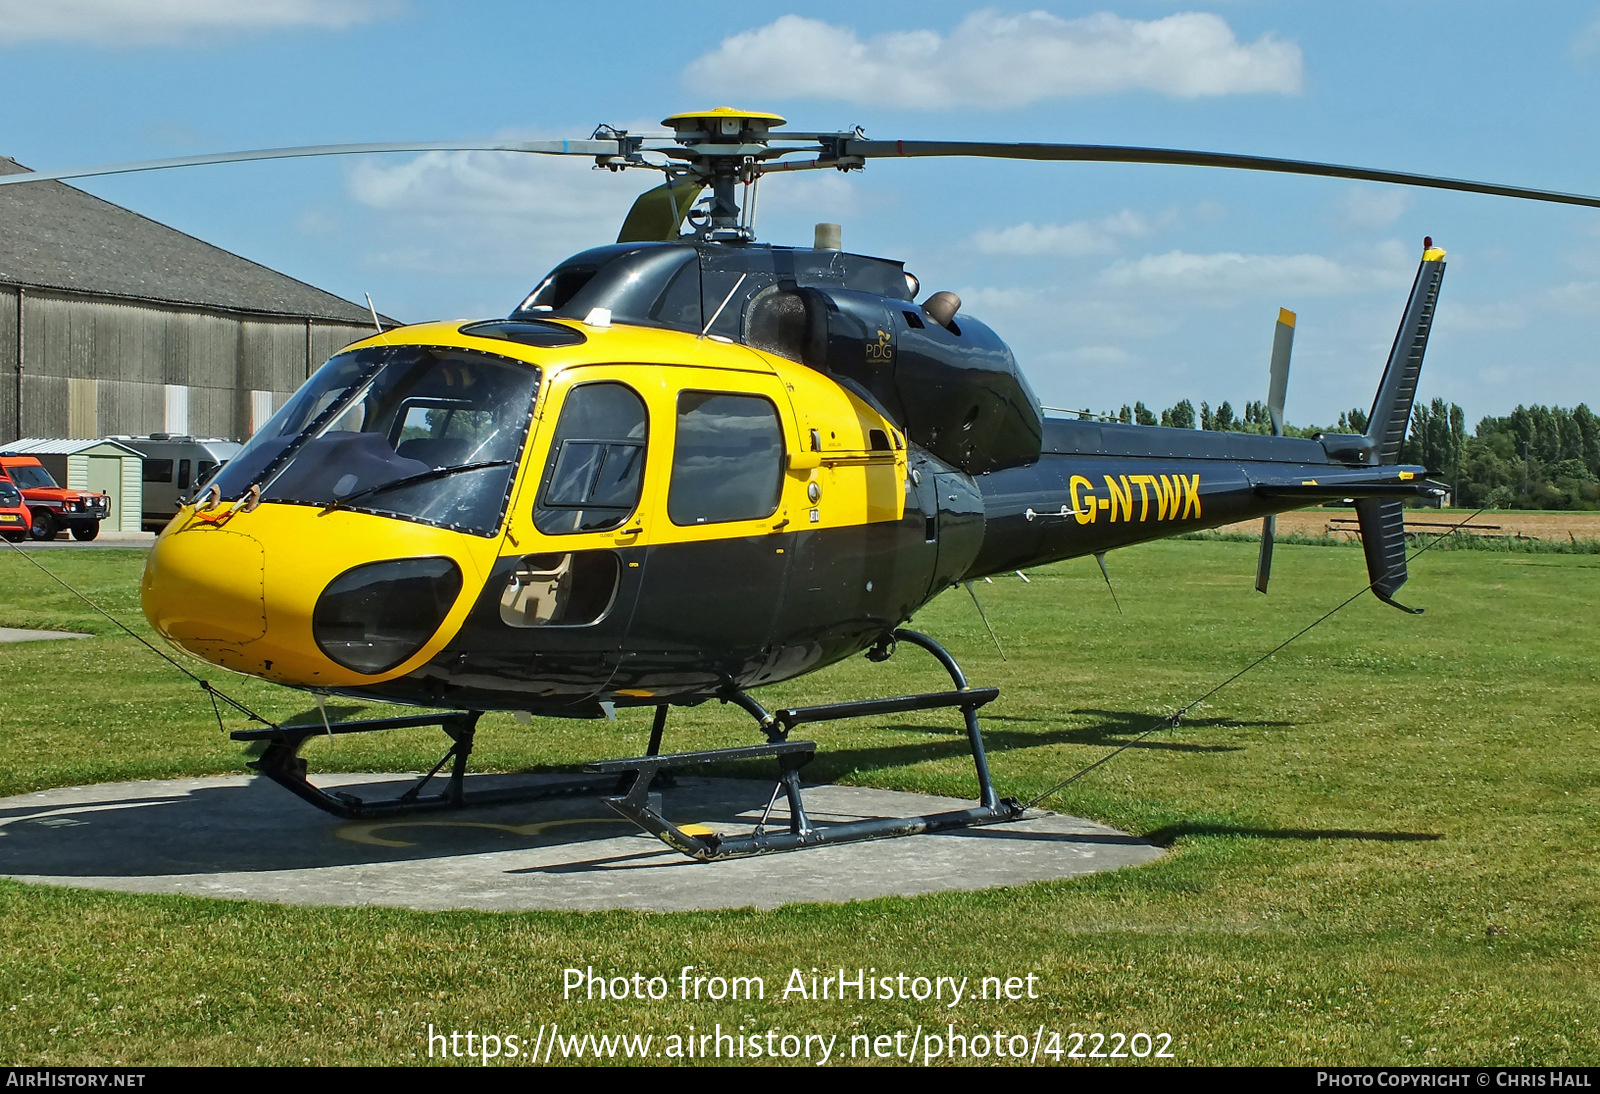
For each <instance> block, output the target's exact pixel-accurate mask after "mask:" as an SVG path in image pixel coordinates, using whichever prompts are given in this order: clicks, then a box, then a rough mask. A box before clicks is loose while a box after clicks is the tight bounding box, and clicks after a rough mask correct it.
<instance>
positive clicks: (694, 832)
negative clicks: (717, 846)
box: [678, 824, 717, 836]
mask: <svg viewBox="0 0 1600 1094" xmlns="http://www.w3.org/2000/svg"><path fill="white" fill-rule="evenodd" d="M678 831H680V832H682V833H683V834H684V835H686V836H714V835H716V834H717V833H716V830H715V829H713V828H710V827H707V826H706V825H704V824H680V825H678Z"/></svg>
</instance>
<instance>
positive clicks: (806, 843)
mask: <svg viewBox="0 0 1600 1094" xmlns="http://www.w3.org/2000/svg"><path fill="white" fill-rule="evenodd" d="M897 642H909V643H911V644H912V645H914V646H920V647H921V648H922V649H925V650H927V651H928V652H929V653H931V654H932V655H933V656H934V657H935V658H936V659H937V660H938V661H939V663H940V665H942V666H943V667H944V669H945V671H946V672H948V673H949V674H950V679H951V682H952V683H954V684H955V690H954V691H940V692H930V693H927V694H922V695H902V696H899V697H898V698H893V699H861V700H855V701H852V702H845V703H827V704H823V705H819V706H814V707H789V708H785V709H783V710H777V711H771V712H769V711H767V710H766V709H765V708H764V707H762V706H761V704H760V703H758V702H756V701H755V700H754V699H752V698H751V697H750V696H749V695H747V694H745V693H744V692H742V691H738V690H733V691H729V692H728V693H727V694H725V695H724V696H723V698H724V700H725V701H727V702H730V703H733V704H734V705H736V706H738V707H740V708H741V709H743V710H744V711H746V712H747V713H749V715H750V716H751V717H752V718H754V719H755V720H756V724H757V725H759V726H760V727H761V730H762V732H763V733H765V734H766V736H767V743H766V744H764V745H748V746H745V747H743V748H719V749H712V750H710V751H707V752H680V753H676V754H672V755H666V756H661V755H650V756H641V757H638V758H637V759H633V760H608V761H606V762H604V763H598V764H590V765H588V766H587V767H585V768H584V770H585V771H593V772H613V771H615V772H620V773H632V775H633V782H632V783H631V784H630V785H629V787H628V790H627V792H626V793H624V794H621V795H619V796H616V797H610V798H607V799H606V804H607V805H609V806H611V807H612V808H613V809H615V810H616V811H617V812H618V813H620V814H621V815H622V816H624V817H626V818H627V819H628V820H631V821H633V823H635V824H637V825H638V826H639V827H640V828H642V829H644V830H645V831H646V832H649V833H650V834H651V835H653V836H655V837H656V838H657V839H659V840H661V841H662V842H663V843H665V844H666V845H667V846H669V847H671V848H673V849H674V850H677V851H681V852H682V853H683V854H685V855H688V856H689V857H690V858H693V859H696V860H698V861H700V862H716V861H720V860H722V859H731V858H747V857H749V856H751V855H767V854H773V853H775V852H778V851H798V850H803V849H806V848H810V847H822V846H826V845H828V844H835V843H857V842H860V841H862V840H874V839H892V838H894V837H897V836H910V835H915V834H917V833H921V832H939V831H944V830H948V829H952V828H970V827H973V826H975V825H981V824H997V823H1000V822H1003V821H1010V820H1016V819H1017V818H1019V817H1021V816H1022V814H1023V812H1024V807H1023V806H1022V805H1021V804H1020V803H1019V802H1017V801H1016V799H1014V798H1006V799H1003V800H1002V799H1001V798H1000V796H999V794H997V793H996V792H995V789H994V783H993V782H992V780H991V778H990V775H989V762H988V758H987V756H986V754H985V753H984V748H983V731H982V729H981V728H980V727H979V725H978V716H977V710H978V708H979V707H981V706H984V705H986V704H988V703H991V702H993V701H994V699H995V698H996V697H997V696H998V695H999V694H1000V692H999V689H998V688H973V687H969V686H968V684H967V678H966V676H965V675H964V674H963V673H962V671H961V667H960V666H959V665H957V664H956V661H955V658H953V657H951V656H950V654H949V652H948V651H947V650H946V649H945V648H944V647H943V646H941V645H939V643H937V642H935V641H934V640H933V639H932V638H929V637H928V636H927V635H925V634H921V633H919V632H917V631H910V630H897V631H895V632H894V633H893V635H892V636H891V638H890V640H889V641H888V642H887V643H885V644H884V645H883V646H882V647H880V649H881V650H882V651H883V652H881V654H880V655H878V656H875V658H874V659H875V660H884V659H886V658H887V657H888V656H889V654H890V653H892V652H893V647H894V644H895V643H897ZM946 707H960V708H961V712H962V716H963V719H964V721H965V723H966V729H967V740H968V742H969V744H970V745H971V747H972V761H973V766H974V768H975V769H976V773H977V777H978V805H977V806H976V807H975V808H972V809H957V810H951V811H949V812H945V813H929V814H925V815H922V816H915V817H872V818H869V819H866V820H858V821H846V822H844V823H840V824H830V825H827V826H825V827H818V826H816V825H815V824H813V823H812V821H811V818H810V817H809V816H808V815H807V814H806V811H805V806H804V804H803V803H802V802H801V795H800V769H801V768H802V767H804V766H805V765H806V764H807V763H810V762H811V760H812V759H814V758H815V756H816V747H817V746H816V744H815V743H813V742H811V741H791V740H788V736H789V731H790V730H791V729H793V728H794V727H795V726H799V725H806V724H808V723H811V722H831V721H839V720H842V719H846V718H867V717H872V716H875V715H880V714H896V713H903V712H909V711H915V710H936V709H940V708H946ZM766 756H772V757H775V758H776V759H777V761H778V783H777V785H776V786H775V787H774V788H773V791H772V797H771V799H770V800H769V801H768V802H767V808H766V810H765V811H764V812H763V813H762V815H761V820H760V822H758V823H757V824H756V826H755V828H754V829H753V830H752V831H750V832H749V833H747V834H745V835H742V836H726V835H721V834H714V833H706V832H703V831H702V830H699V829H696V830H694V831H690V830H688V829H684V828H680V827H679V826H677V825H675V824H673V823H672V822H671V821H669V820H667V819H666V818H665V817H663V816H662V815H661V813H660V812H659V811H657V810H656V809H655V808H654V807H653V806H652V805H651V803H650V796H649V789H650V785H651V780H652V779H654V778H655V775H656V772H657V771H658V770H660V769H662V768H663V767H668V766H672V767H683V766H689V765H692V764H704V763H716V762H720V761H724V760H738V759H756V758H761V757H766ZM780 793H782V794H783V795H784V796H785V797H786V798H787V799H788V803H789V827H788V831H786V832H784V831H777V832H769V831H767V828H766V823H767V820H768V818H769V817H770V816H771V814H772V807H773V806H774V805H775V804H776V803H777V800H778V795H779V794H780Z"/></svg>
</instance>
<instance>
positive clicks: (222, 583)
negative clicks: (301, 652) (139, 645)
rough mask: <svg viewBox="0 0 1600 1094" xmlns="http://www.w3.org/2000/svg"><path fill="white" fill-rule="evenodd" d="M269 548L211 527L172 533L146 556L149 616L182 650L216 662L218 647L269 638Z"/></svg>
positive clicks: (142, 595)
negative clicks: (266, 571)
mask: <svg viewBox="0 0 1600 1094" xmlns="http://www.w3.org/2000/svg"><path fill="white" fill-rule="evenodd" d="M265 564H266V552H265V551H264V549H263V548H262V545H261V542H260V541H259V540H257V539H256V538H255V537H254V536H250V535H246V534H244V533H242V532H236V531H230V530H228V529H225V528H216V527H211V526H207V525H200V526H198V527H190V528H185V529H183V530H182V531H178V532H176V533H169V534H167V535H164V536H162V537H161V538H160V539H159V540H157V541H156V545H155V546H154V547H153V548H151V551H150V555H149V557H148V558H146V560H145V567H144V577H143V580H142V581H141V582H140V586H139V599H140V602H141V603H142V604H143V607H144V614H145V618H147V619H148V620H150V623H151V625H152V626H154V627H155V628H156V630H158V631H160V632H161V633H162V634H163V635H165V636H166V637H167V638H169V639H171V640H172V641H173V642H176V643H177V644H178V645H180V646H182V647H183V648H184V649H187V650H189V651H190V652H192V653H196V654H199V655H200V656H201V657H205V658H206V659H207V660H215V659H216V658H215V656H214V654H215V653H216V652H217V651H218V650H220V649H228V648H238V647H240V646H245V645H248V644H249V643H251V642H255V641H257V640H259V639H261V638H263V637H265V636H266V633H267V602H266V590H265V587H264V577H265Z"/></svg>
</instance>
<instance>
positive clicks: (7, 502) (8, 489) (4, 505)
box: [0, 479, 22, 509]
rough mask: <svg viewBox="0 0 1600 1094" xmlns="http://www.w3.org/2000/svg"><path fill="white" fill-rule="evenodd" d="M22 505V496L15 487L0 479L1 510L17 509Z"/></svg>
mask: <svg viewBox="0 0 1600 1094" xmlns="http://www.w3.org/2000/svg"><path fill="white" fill-rule="evenodd" d="M21 504H22V494H21V493H20V492H18V490H17V488H16V487H15V486H12V485H11V484H10V483H9V482H6V481H5V480H4V479H0V509H15V508H17V507H18V506H19V505H21Z"/></svg>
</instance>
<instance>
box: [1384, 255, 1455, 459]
mask: <svg viewBox="0 0 1600 1094" xmlns="http://www.w3.org/2000/svg"><path fill="white" fill-rule="evenodd" d="M1422 245H1423V248H1424V249H1423V252H1422V264H1421V265H1420V266H1418V267H1417V279H1416V280H1415V281H1414V282H1412V284H1411V298H1410V299H1409V300H1408V301H1407V302H1406V311H1405V315H1404V317H1403V318H1402V319H1401V320H1400V329H1399V331H1397V332H1396V333H1395V336H1394V345H1393V346H1392V347H1391V348H1390V350H1389V363H1388V365H1387V366H1385V368H1384V370H1383V380H1382V381H1381V382H1380V383H1379V384H1378V394H1377V395H1376V396H1375V397H1374V398H1373V400H1372V413H1371V415H1370V416H1369V417H1368V419H1367V438H1368V439H1369V440H1370V441H1371V442H1372V446H1373V462H1374V463H1377V464H1379V465H1383V464H1395V463H1399V462H1400V446H1401V444H1402V443H1403V442H1404V441H1405V439H1406V426H1407V424H1408V423H1409V422H1410V421H1411V402H1412V400H1413V399H1415V398H1416V395H1417V380H1418V378H1419V377H1420V376H1421V375H1422V355H1423V354H1424V353H1425V352H1426V351H1427V348H1428V331H1429V330H1430V329H1431V328H1432V327H1433V311H1434V308H1435V306H1437V304H1438V303H1439V283H1440V282H1441V281H1442V280H1444V251H1443V250H1441V249H1440V248H1438V247H1435V246H1434V245H1433V240H1432V239H1425V240H1423V241H1422Z"/></svg>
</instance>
